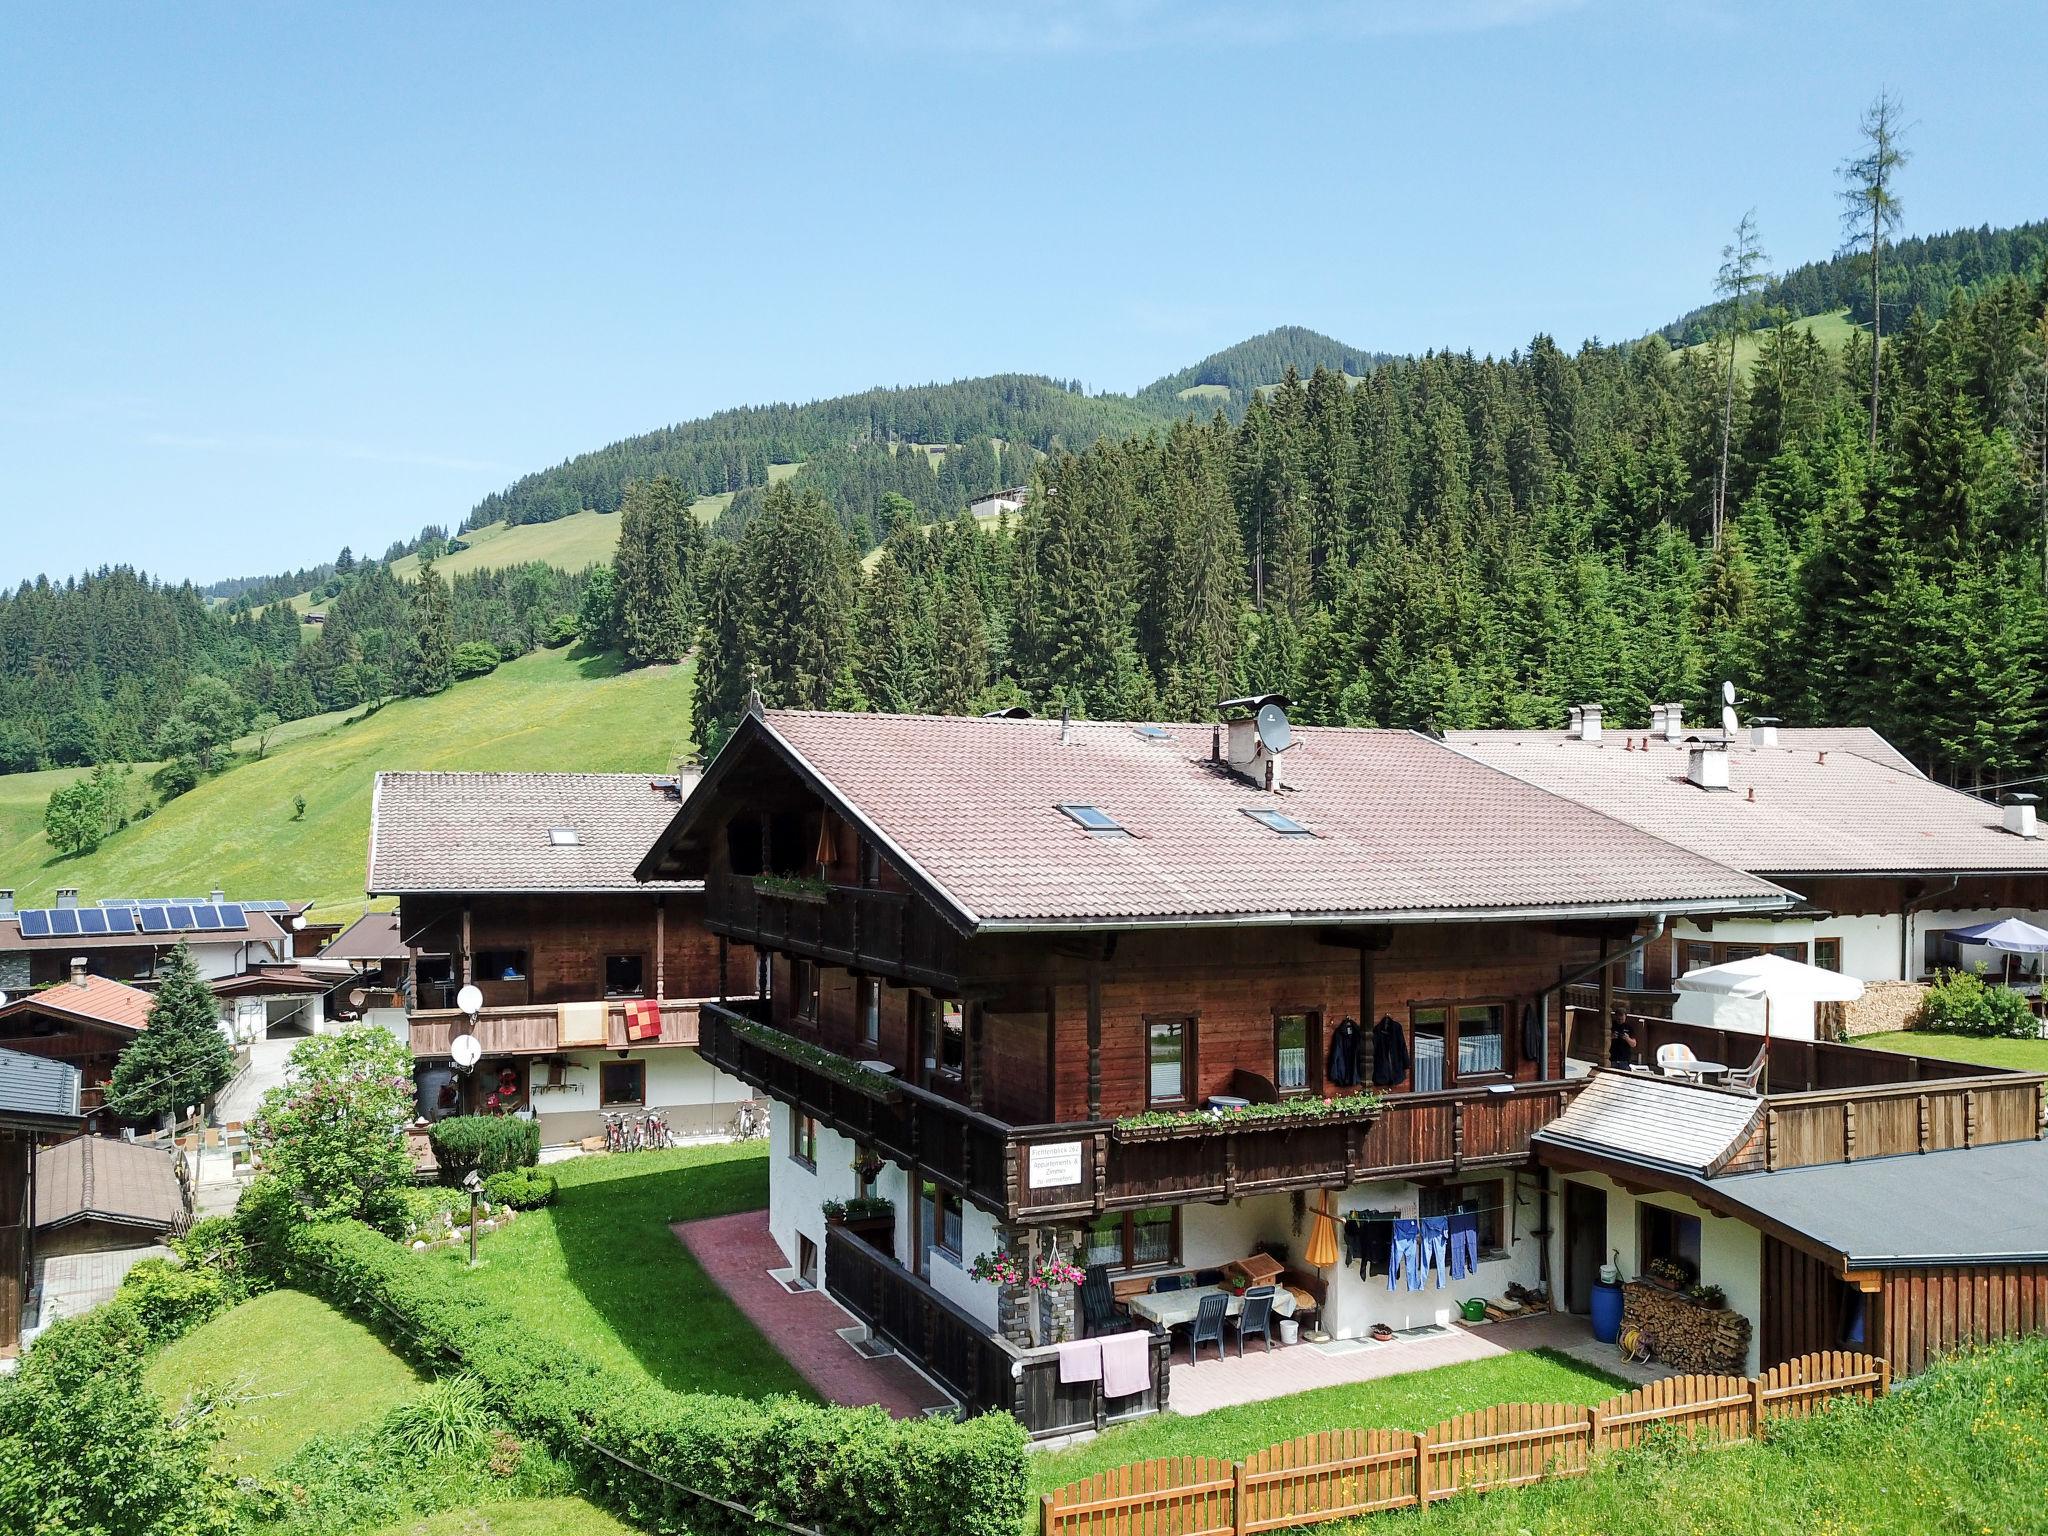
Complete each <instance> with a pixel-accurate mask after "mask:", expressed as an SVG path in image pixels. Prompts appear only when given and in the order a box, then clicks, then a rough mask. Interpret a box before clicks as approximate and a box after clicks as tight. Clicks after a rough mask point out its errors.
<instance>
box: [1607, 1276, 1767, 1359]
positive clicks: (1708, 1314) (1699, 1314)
mask: <svg viewBox="0 0 2048 1536" xmlns="http://www.w3.org/2000/svg"><path fill="white" fill-rule="evenodd" d="M1621 1321H1622V1324H1623V1326H1624V1327H1626V1326H1627V1325H1629V1324H1631V1323H1632V1324H1634V1325H1635V1326H1636V1327H1638V1328H1640V1329H1642V1331H1643V1338H1644V1341H1645V1342H1646V1343H1647V1344H1648V1345H1649V1349H1650V1353H1651V1355H1652V1356H1654V1357H1655V1358H1656V1359H1658V1360H1661V1361H1663V1362H1664V1363H1665V1364H1666V1365H1669V1366H1673V1367H1675V1368H1676V1369H1678V1370H1680V1371H1686V1372H1696V1373H1701V1374H1713V1375H1728V1376H1740V1375H1741V1374H1742V1373H1743V1371H1744V1369H1745V1368H1746V1367H1747V1366H1748V1363H1749V1319H1748V1318H1746V1317H1744V1316H1743V1315H1742V1314H1741V1313H1740V1312H1731V1311H1730V1310H1729V1309H1728V1308H1726V1307H1703V1306H1701V1305H1700V1304H1699V1303H1697V1302H1694V1301H1688V1300H1686V1298H1685V1297H1684V1296H1683V1295H1681V1294H1680V1293H1679V1292H1677V1291H1668V1290H1666V1289H1664V1288H1663V1287H1662V1286H1658V1285H1651V1284H1649V1283H1647V1282H1645V1281H1641V1280H1637V1281H1634V1282H1632V1283H1630V1284H1629V1285H1626V1286H1624V1287H1623V1288H1622V1299H1621Z"/></svg>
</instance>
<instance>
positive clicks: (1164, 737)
mask: <svg viewBox="0 0 2048 1536" xmlns="http://www.w3.org/2000/svg"><path fill="white" fill-rule="evenodd" d="M1131 729H1132V730H1133V731H1135V732H1137V734H1138V735H1140V736H1142V737H1144V738H1145V739H1146V740H1147V741H1171V740H1173V732H1171V731H1169V730H1168V729H1167V728H1166V727H1165V726H1163V725H1134V726H1132V727H1131Z"/></svg>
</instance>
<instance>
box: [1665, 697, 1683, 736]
mask: <svg viewBox="0 0 2048 1536" xmlns="http://www.w3.org/2000/svg"><path fill="white" fill-rule="evenodd" d="M1684 734H1685V706H1684V705H1683V704H1666V705H1665V706H1664V739H1665V740H1666V741H1677V740H1678V739H1679V738H1680V737H1681V736H1683V735H1684Z"/></svg>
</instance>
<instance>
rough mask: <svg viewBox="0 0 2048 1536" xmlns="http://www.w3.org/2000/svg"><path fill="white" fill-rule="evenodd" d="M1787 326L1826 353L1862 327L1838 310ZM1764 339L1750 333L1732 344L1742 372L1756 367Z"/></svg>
mask: <svg viewBox="0 0 2048 1536" xmlns="http://www.w3.org/2000/svg"><path fill="white" fill-rule="evenodd" d="M1789 323H1790V324H1791V325H1792V326H1793V328H1794V329H1797V330H1802V331H1811V332H1812V333H1813V334H1814V336H1816V337H1818V338H1819V340H1820V343H1821V345H1822V346H1824V347H1826V348H1827V349H1828V350H1829V351H1830V352H1839V351H1841V350H1842V344H1843V343H1844V342H1846V341H1847V340H1848V339H1849V337H1850V336H1851V335H1852V334H1854V333H1855V332H1857V331H1860V330H1862V329H1863V327H1861V326H1860V325H1857V324H1855V323H1854V322H1853V321H1851V320H1850V318H1849V311H1847V310H1846V309H1838V310H1835V311H1834V312H1833V313H1831V314H1825V315H1811V316H1808V317H1807V318H1805V319H1802V320H1793V321H1791V322H1789ZM1768 335H1770V332H1769V331H1751V332H1750V333H1749V334H1748V335H1746V336H1744V337H1742V338H1741V339H1740V340H1738V341H1737V342H1736V343H1735V356H1736V358H1737V359H1738V360H1739V361H1740V362H1741V364H1742V366H1743V367H1744V368H1753V367H1755V366H1756V359H1757V354H1758V353H1760V352H1761V351H1763V347H1764V338H1765V337H1766V336H1768ZM1716 346H1717V343H1714V342H1711V341H1702V342H1699V343H1697V344H1695V345H1694V346H1691V347H1682V348H1680V349H1679V350H1680V351H1685V352H1699V351H1703V350H1705V349H1707V348H1709V347H1716Z"/></svg>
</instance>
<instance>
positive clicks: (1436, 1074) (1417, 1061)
mask: <svg viewBox="0 0 2048 1536" xmlns="http://www.w3.org/2000/svg"><path fill="white" fill-rule="evenodd" d="M1413 1018H1414V1024H1415V1030H1414V1036H1415V1044H1414V1046H1413V1048H1412V1051H1411V1055H1412V1057H1413V1060H1414V1068H1413V1070H1414V1074H1415V1091H1416V1092H1417V1093H1441V1092H1442V1091H1443V1090H1444V1087H1445V1081H1444V1046H1445V1043H1446V1042H1447V1041H1448V1040H1449V1038H1450V1019H1451V1011H1450V1010H1449V1009H1448V1008H1417V1009H1415V1010H1414V1013H1413Z"/></svg>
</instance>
